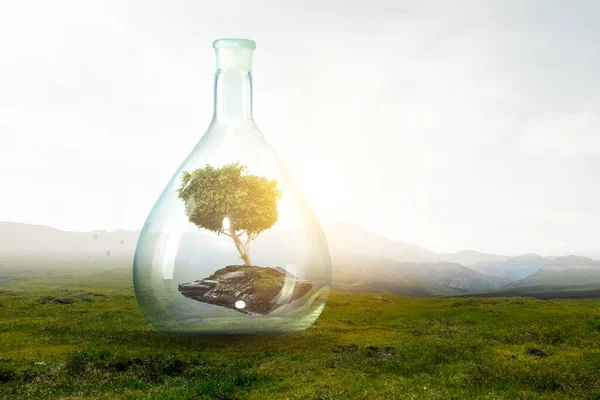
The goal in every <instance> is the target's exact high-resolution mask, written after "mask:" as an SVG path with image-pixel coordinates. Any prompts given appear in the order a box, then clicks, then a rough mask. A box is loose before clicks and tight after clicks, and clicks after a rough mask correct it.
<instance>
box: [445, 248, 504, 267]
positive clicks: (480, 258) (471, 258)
mask: <svg viewBox="0 0 600 400" xmlns="http://www.w3.org/2000/svg"><path fill="white" fill-rule="evenodd" d="M508 258H509V257H507V256H501V255H498V254H487V253H482V252H480V251H475V250H464V251H459V252H457V253H440V254H436V256H435V259H436V260H439V261H448V262H451V263H455V264H461V265H464V266H467V267H469V268H470V267H471V266H473V265H476V264H479V263H487V262H502V261H505V260H507V259H508Z"/></svg>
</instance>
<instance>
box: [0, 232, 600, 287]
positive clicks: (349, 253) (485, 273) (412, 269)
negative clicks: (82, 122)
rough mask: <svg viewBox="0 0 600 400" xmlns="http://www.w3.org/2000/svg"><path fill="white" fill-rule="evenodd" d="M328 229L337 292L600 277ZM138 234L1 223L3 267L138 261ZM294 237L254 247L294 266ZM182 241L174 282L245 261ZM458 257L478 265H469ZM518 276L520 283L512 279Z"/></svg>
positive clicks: (546, 262) (556, 263)
mask: <svg viewBox="0 0 600 400" xmlns="http://www.w3.org/2000/svg"><path fill="white" fill-rule="evenodd" d="M323 226H324V230H325V233H326V236H327V240H328V243H329V248H330V252H331V256H332V269H333V280H332V285H333V287H334V288H335V289H337V290H350V291H362V292H366V291H371V292H387V293H393V294H412V295H422V296H432V295H452V294H456V293H461V292H464V291H480V290H489V289H495V288H499V287H502V286H505V285H506V286H513V287H518V286H531V285H556V284H589V283H593V282H596V281H599V282H600V268H598V262H597V261H593V260H591V259H589V258H585V257H576V256H573V257H559V258H556V259H551V258H546V257H542V256H539V255H537V254H526V255H523V256H519V257H510V258H509V257H505V256H501V255H494V254H486V253H481V252H477V251H473V250H466V251H463V252H458V253H443V254H437V253H434V252H432V251H429V250H426V249H423V248H421V247H419V246H416V245H414V244H411V243H407V242H401V241H394V240H391V239H389V238H386V237H383V236H381V235H377V234H374V233H372V232H369V231H368V230H366V229H364V228H362V227H360V226H357V225H354V224H350V223H336V222H325V223H324V224H323ZM138 236H139V231H138V232H131V231H125V230H116V231H113V232H107V231H94V232H67V231H61V230H58V229H55V228H51V227H47V226H38V225H28V224H19V223H13V222H0V266H1V265H2V264H5V265H7V263H9V262H10V260H22V259H28V260H29V259H39V260H41V262H46V261H47V263H48V264H50V265H52V264H53V263H57V262H61V261H67V260H70V261H73V260H86V261H89V262H94V263H97V264H98V263H100V264H103V263H105V264H106V265H107V266H109V265H112V264H114V263H115V262H119V263H120V265H131V263H132V261H133V255H134V251H135V246H136V244H137V241H138ZM288 238H289V236H284V235H281V234H279V233H277V232H276V231H267V232H265V233H263V234H262V235H261V236H260V238H259V240H257V241H256V242H254V243H253V245H252V246H253V247H252V254H253V257H255V260H261V261H266V262H270V261H269V260H277V262H280V263H282V264H284V263H294V260H295V256H294V253H293V250H294V249H293V246H290V243H293V241H291V242H290V241H289V240H288ZM182 239H184V240H186V241H192V242H193V243H194V244H193V246H187V250H183V251H180V252H179V253H177V259H178V260H180V261H179V265H180V266H181V268H179V269H178V270H177V271H175V276H174V277H173V278H174V279H180V280H184V281H189V280H193V279H200V278H202V277H199V276H196V275H197V274H198V271H201V272H202V273H204V272H207V271H214V269H215V265H217V266H220V265H228V264H233V263H235V262H237V261H238V260H237V256H236V254H235V252H232V251H231V247H229V246H227V245H226V242H223V241H226V240H227V238H224V237H217V236H216V235H212V234H210V233H203V234H201V235H200V236H199V235H197V234H192V233H185V234H184V235H183V236H182ZM219 241H220V242H219ZM191 249H193V251H192V250H191ZM190 251H192V252H191V253H190ZM452 260H462V262H463V263H464V264H468V265H470V264H474V265H472V266H471V267H470V268H469V267H467V266H465V265H464V264H461V263H457V262H455V261H452ZM265 265H266V264H265ZM532 274H533V275H532ZM529 275H531V276H529ZM511 281H516V282H513V283H512V284H511V283H510V282H511Z"/></svg>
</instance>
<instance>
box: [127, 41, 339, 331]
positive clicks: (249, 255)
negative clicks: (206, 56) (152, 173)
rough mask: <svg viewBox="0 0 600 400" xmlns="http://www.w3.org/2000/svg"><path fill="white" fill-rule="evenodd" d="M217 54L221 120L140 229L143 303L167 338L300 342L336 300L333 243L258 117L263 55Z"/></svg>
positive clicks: (231, 49)
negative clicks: (258, 65) (288, 337)
mask: <svg viewBox="0 0 600 400" xmlns="http://www.w3.org/2000/svg"><path fill="white" fill-rule="evenodd" d="M213 47H214V49H215V52H216V58H217V72H216V74H215V78H214V113H213V118H212V121H211V124H210V126H209V128H208V130H207V131H206V133H205V134H204V135H203V136H202V138H201V139H200V141H199V142H198V143H197V145H196V146H195V147H194V149H193V150H192V152H191V153H190V154H189V155H188V156H187V158H186V159H185V160H184V161H183V163H182V164H181V166H180V167H179V168H178V169H177V171H176V172H175V174H174V175H173V177H172V178H171V180H170V181H169V182H168V183H167V185H166V187H165V189H164V191H163V192H162V194H161V195H160V197H159V198H158V200H157V201H156V203H155V205H154V207H153V208H152V210H151V211H150V214H149V216H148V218H147V220H146V223H145V224H144V226H143V228H142V231H141V234H140V238H139V241H138V244H137V248H136V252H135V257H134V264H133V280H134V288H135V294H136V298H137V300H138V304H139V306H140V308H141V309H142V311H143V312H144V314H145V316H146V317H147V319H148V320H149V321H150V322H151V323H152V325H154V326H155V327H156V328H157V329H158V330H159V331H161V332H194V333H274V332H280V333H283V332H294V331H299V330H302V329H305V328H307V327H308V326H310V325H311V324H312V323H313V322H314V321H315V320H316V319H317V318H318V316H319V314H320V313H321V311H322V310H323V308H324V306H325V302H326V300H327V296H328V294H329V287H330V279H331V265H330V258H329V249H328V247H327V242H326V239H325V236H324V234H323V231H322V229H321V226H320V224H319V222H318V220H317V219H316V217H315V214H314V212H313V211H312V209H311V207H310V205H309V204H308V202H307V201H306V199H305V197H304V195H303V194H302V193H301V191H300V190H299V189H298V187H297V185H296V184H295V182H294V180H293V179H292V178H291V177H290V175H289V173H288V171H287V169H286V168H285V166H284V165H283V163H282V162H281V161H280V160H279V158H278V156H277V155H276V154H275V152H274V151H273V149H272V148H271V147H270V145H269V144H268V143H267V142H266V140H265V138H264V137H263V135H262V134H261V133H260V131H259V130H258V127H257V126H256V123H255V121H254V119H253V117H252V75H251V65H252V55H253V52H254V49H255V48H256V44H255V43H254V42H253V41H252V40H248V39H219V40H216V41H215V42H214V43H213Z"/></svg>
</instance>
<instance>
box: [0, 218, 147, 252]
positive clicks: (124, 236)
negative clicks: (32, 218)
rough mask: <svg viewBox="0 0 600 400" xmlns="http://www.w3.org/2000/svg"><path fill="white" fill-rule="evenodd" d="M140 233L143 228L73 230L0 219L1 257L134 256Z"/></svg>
mask: <svg viewBox="0 0 600 400" xmlns="http://www.w3.org/2000/svg"><path fill="white" fill-rule="evenodd" d="M138 236H139V232H131V231H125V230H116V231H113V232H107V231H93V232H69V231H62V230H59V229H55V228H51V227H49V226H42V225H29V224H20V223H15V222H0V257H1V258H9V259H14V258H40V257H45V258H61V259H64V258H68V259H71V258H94V259H97V258H109V257H112V259H113V260H114V259H115V258H116V259H133V253H134V251H135V246H136V244H137V239H138ZM109 259H110V258H109Z"/></svg>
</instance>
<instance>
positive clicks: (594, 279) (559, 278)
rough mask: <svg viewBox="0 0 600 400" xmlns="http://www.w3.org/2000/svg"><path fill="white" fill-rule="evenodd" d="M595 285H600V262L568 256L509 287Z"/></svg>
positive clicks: (551, 261) (550, 263) (555, 260)
mask: <svg viewBox="0 0 600 400" xmlns="http://www.w3.org/2000/svg"><path fill="white" fill-rule="evenodd" d="M594 284H596V285H600V261H596V260H592V259H591V258H588V257H580V256H566V257H556V258H555V259H553V260H549V261H548V263H547V264H546V265H544V266H543V267H541V268H540V269H539V270H538V271H537V272H535V273H534V274H533V275H531V276H528V277H526V278H524V279H521V280H518V281H516V282H513V283H511V284H510V285H507V287H528V286H549V285H594Z"/></svg>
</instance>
